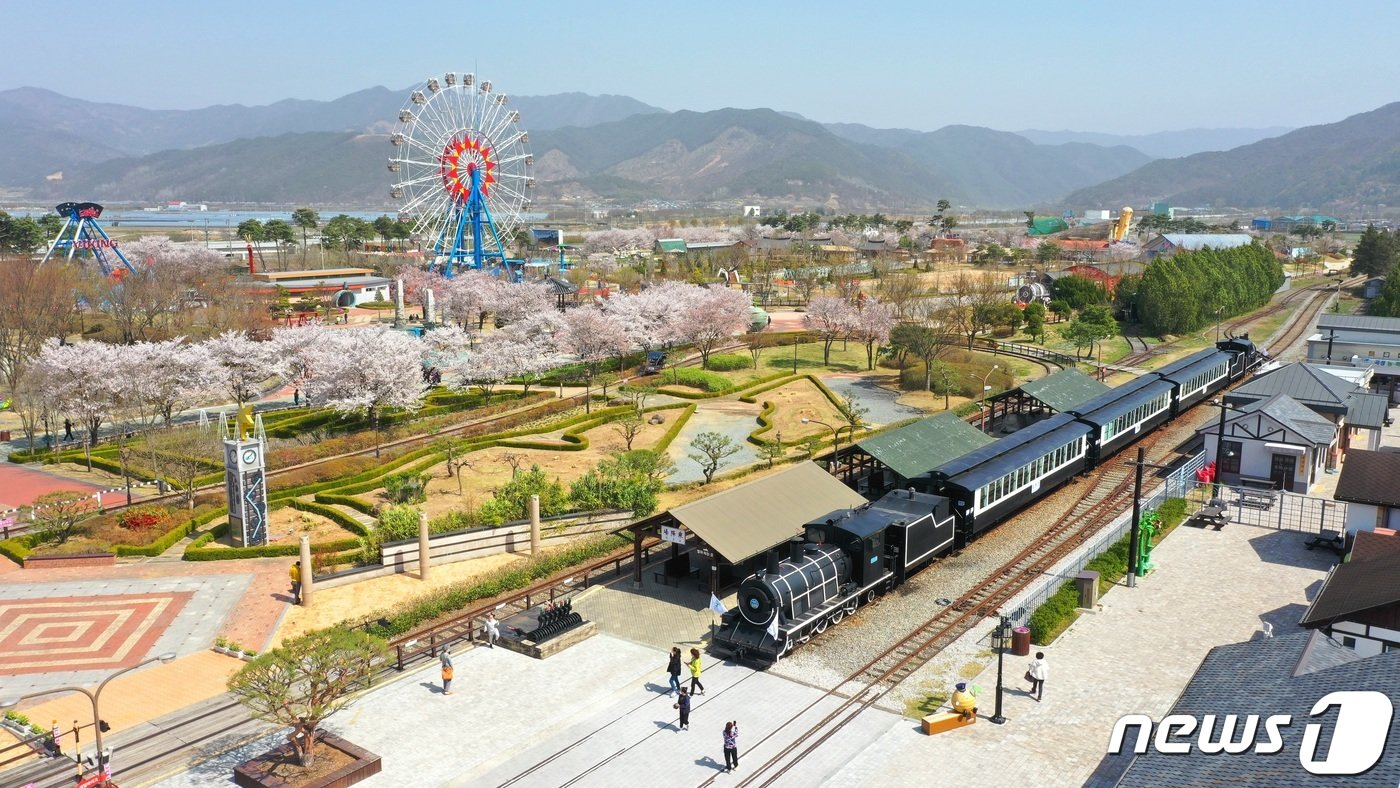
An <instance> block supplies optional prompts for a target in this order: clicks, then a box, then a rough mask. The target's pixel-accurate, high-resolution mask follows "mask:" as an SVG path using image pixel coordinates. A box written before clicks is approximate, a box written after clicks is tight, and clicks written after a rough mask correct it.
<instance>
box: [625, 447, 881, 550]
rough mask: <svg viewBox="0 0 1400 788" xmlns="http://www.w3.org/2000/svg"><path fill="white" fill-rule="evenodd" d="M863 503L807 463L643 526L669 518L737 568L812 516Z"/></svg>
mask: <svg viewBox="0 0 1400 788" xmlns="http://www.w3.org/2000/svg"><path fill="white" fill-rule="evenodd" d="M863 503H865V498H864V497H863V496H861V495H860V494H859V493H857V492H856V491H855V490H852V489H851V488H850V487H847V486H846V485H845V484H842V483H841V482H840V481H839V480H838V479H837V478H836V477H834V476H832V475H831V474H829V473H827V472H826V471H825V470H823V469H822V467H821V466H819V465H817V464H816V463H814V462H812V461H810V460H809V461H807V462H804V463H801V464H800V465H795V466H793V467H791V468H789V469H787V470H785V471H782V472H780V473H775V474H773V475H771V476H764V477H763V478H760V479H755V480H753V481H751V482H745V483H744V484H741V485H739V486H738V487H735V488H733V489H730V490H725V491H724V492H720V493H715V494H714V495H710V496H707V497H705V498H701V499H700V500H698V501H692V502H691V503H688V504H684V505H682V506H677V507H676V508H674V509H670V510H668V511H666V512H663V513H662V514H660V515H653V516H652V517H650V518H648V520H647V521H643V523H646V522H648V521H652V522H659V521H661V520H663V519H667V518H669V519H672V520H674V521H675V522H678V523H680V524H681V525H683V526H685V528H686V529H687V530H688V531H690V532H691V533H693V534H695V535H696V536H697V537H699V538H700V539H701V540H703V541H704V542H705V544H707V545H709V546H710V547H711V548H713V549H714V550H715V552H717V553H719V554H720V555H721V556H723V557H724V559H725V560H726V561H729V562H730V563H732V564H737V563H739V562H740V561H743V560H745V559H747V558H752V557H753V556H755V555H758V554H759V553H761V552H763V551H765V550H768V549H770V548H773V547H776V546H778V545H780V544H784V543H785V542H787V541H788V540H789V539H791V538H792V537H794V536H798V535H800V534H801V533H802V527H803V526H804V525H806V524H807V523H809V522H812V521H813V520H814V519H816V518H818V517H822V516H825V515H827V514H829V513H830V512H833V511H835V510H837V509H850V508H852V507H856V506H860V505H861V504H863ZM643 523H638V524H637V525H642V524H643Z"/></svg>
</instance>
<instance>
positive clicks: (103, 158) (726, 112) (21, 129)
mask: <svg viewBox="0 0 1400 788" xmlns="http://www.w3.org/2000/svg"><path fill="white" fill-rule="evenodd" d="M407 93H408V91H406V90H405V91H391V90H389V89H387V88H383V87H376V88H370V89H368V90H362V91H358V92H356V93H352V94H349V95H347V96H343V97H341V98H339V99H336V100H334V101H303V100H286V101H280V102H277V103H274V104H269V105H266V106H257V107H245V106H241V105H222V106H215V107H207V108H203V109H198V110H148V109H141V108H137V107H128V106H123V105H117V104H103V103H95V102H87V101H81V100H78V99H71V98H67V97H64V96H62V95H60V94H57V93H54V92H52V91H48V90H44V89H40V88H20V89H15V90H8V91H3V92H0V133H3V134H5V138H6V140H7V141H8V142H9V143H10V144H8V145H6V146H4V147H3V148H0V187H6V189H7V190H8V191H10V192H11V193H12V194H15V193H17V194H19V195H21V196H22V197H23V198H25V199H33V200H63V199H95V200H106V201H162V200H176V199H183V200H190V201H204V202H229V203H275V204H283V205H285V204H315V205H322V206H347V207H348V206H362V207H366V208H384V209H391V208H392V207H394V204H393V202H392V201H391V200H390V199H389V198H388V196H387V191H388V185H389V182H390V177H389V175H388V173H387V172H386V171H385V164H386V161H387V159H388V157H389V155H390V153H391V150H392V149H391V147H390V146H389V145H388V140H387V135H388V133H389V132H390V130H392V129H393V128H394V126H395V118H396V117H397V115H398V111H399V109H400V107H401V106H402V105H403V102H404V98H405V97H406V96H407ZM510 106H512V107H513V108H516V109H518V110H519V111H520V112H521V115H522V125H523V126H524V127H525V128H526V129H528V130H529V131H530V133H531V134H530V136H531V141H530V147H531V150H532V152H533V154H534V157H535V168H534V177H535V180H536V183H537V188H536V190H535V194H534V198H535V202H536V204H537V205H541V206H549V205H553V204H559V203H569V204H578V203H580V202H585V203H609V204H640V203H644V202H647V201H654V200H666V201H689V202H716V201H719V202H729V203H737V202H740V201H742V202H751V201H752V202H760V203H762V204H765V205H768V206H770V207H813V206H816V205H825V206H827V207H829V208H832V209H834V210H841V211H848V210H862V211H864V210H887V211H897V212H911V213H912V212H918V211H921V210H924V209H927V208H929V207H931V206H932V205H933V203H935V202H936V201H937V200H939V199H949V200H951V201H953V202H954V203H955V204H957V205H960V206H964V207H988V208H1006V209H1015V210H1022V209H1026V208H1032V207H1053V206H1057V205H1058V206H1060V207H1073V208H1078V207H1102V206H1105V205H1129V204H1137V205H1141V204H1145V203H1147V202H1152V201H1155V200H1159V199H1167V200H1171V201H1172V202H1174V203H1176V204H1190V205H1195V204H1206V203H1208V204H1229V205H1236V206H1248V207H1255V206H1258V207H1271V206H1279V207H1284V208H1288V207H1294V206H1300V205H1317V206H1324V205H1334V204H1336V203H1337V202H1338V201H1339V200H1342V199H1347V198H1350V199H1355V200H1360V201H1362V202H1365V201H1367V200H1370V201H1384V200H1383V199H1381V198H1383V197H1385V196H1386V195H1389V194H1392V193H1393V192H1392V190H1393V188H1394V180H1395V178H1394V172H1395V170H1396V169H1397V167H1396V166H1395V164H1394V161H1393V158H1394V156H1395V153H1394V151H1395V149H1396V146H1395V141H1396V139H1397V137H1400V118H1398V117H1396V115H1397V112H1395V111H1391V112H1387V110H1388V109H1391V108H1393V107H1397V106H1400V105H1391V107H1387V108H1382V109H1381V110H1377V111H1376V112H1375V113H1366V114H1365V115H1359V116H1355V117H1354V118H1349V119H1347V120H1346V121H1342V122H1341V123H1338V124H1330V125H1329V126H1324V127H1310V128H1306V129H1298V130H1295V131H1292V132H1288V133H1285V134H1283V135H1282V136H1279V137H1275V138H1270V139H1262V140H1260V139H1259V137H1261V136H1266V135H1268V134H1270V133H1272V132H1274V131H1278V129H1196V130H1191V131H1185V132H1163V133H1161V134H1156V135H1140V136H1137V137H1121V136H1113V135H1099V134H1093V133H1083V132H1042V131H1027V132H1022V133H1020V134H1013V133H1011V132H1004V131H995V130H992V129H987V128H981V127H975V126H947V127H944V128H941V129H938V130H936V131H927V132H925V131H915V130H910V129H877V128H872V127H869V126H863V125H859V124H849V123H830V124H820V123H817V122H814V121H811V120H808V119H806V118H803V117H802V116H800V115H796V114H793V113H783V112H775V111H773V110H768V109H723V110H715V111H711V112H692V111H686V110H682V111H677V112H668V111H666V110H664V109H661V108H659V107H654V106H651V105H648V104H645V103H643V102H640V101H637V100H635V99H632V98H629V97H626V96H589V95H585V94H581V93H569V94H559V95H554V96H511V97H510ZM1372 116H1374V117H1372ZM1368 118H1369V120H1367V119H1368ZM1358 119H1362V120H1358ZM1361 127H1365V128H1364V129H1363V128H1361ZM1319 130H1321V131H1319ZM1240 140H1253V141H1251V142H1249V143H1248V144H1244V145H1242V146H1240V147H1237V148H1235V149H1234V150H1230V151H1223V152H1222V151H1216V152H1204V153H1203V152H1194V153H1193V155H1189V156H1186V157H1184V158H1180V159H1169V160H1157V161H1153V157H1152V156H1151V155H1149V154H1148V153H1144V152H1143V151H1142V150H1140V149H1139V148H1138V147H1136V146H1135V145H1132V144H1120V143H1122V142H1132V143H1137V144H1138V145H1141V146H1142V147H1145V148H1149V149H1150V150H1153V151H1157V152H1159V153H1161V152H1179V151H1191V150H1192V148H1193V147H1197V146H1201V145H1228V144H1231V143H1234V142H1238V141H1240ZM1387 140H1389V142H1388V143H1387V142H1386V141H1387ZM1387 145H1389V147H1387ZM1197 150H1199V148H1198V147H1197ZM1318 151H1328V155H1327V156H1325V157H1322V158H1317V157H1315V156H1314V155H1313V154H1314V153H1316V152H1318ZM1387 156H1390V157H1391V159H1390V160H1387V158H1386V157H1387ZM1280 170H1285V171H1280ZM60 171H61V172H62V179H61V180H59V179H46V178H45V176H50V175H52V174H54V173H57V172H60Z"/></svg>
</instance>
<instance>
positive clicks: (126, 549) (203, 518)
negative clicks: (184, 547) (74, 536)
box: [113, 506, 228, 557]
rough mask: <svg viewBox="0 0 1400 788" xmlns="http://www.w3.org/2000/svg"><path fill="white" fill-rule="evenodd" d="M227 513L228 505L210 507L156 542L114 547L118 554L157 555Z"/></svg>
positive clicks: (172, 529) (167, 532)
mask: <svg viewBox="0 0 1400 788" xmlns="http://www.w3.org/2000/svg"><path fill="white" fill-rule="evenodd" d="M227 513H228V507H226V506H220V507H218V508H217V509H210V510H209V511H207V512H201V513H199V514H197V515H195V516H193V517H191V518H190V519H189V520H186V521H185V522H183V523H181V524H179V525H177V526H175V527H174V528H171V529H170V530H169V531H166V532H165V533H164V534H162V535H161V536H160V538H159V539H156V540H155V541H154V542H151V543H150V544H148V545H142V546H140V547H134V546H132V545H124V544H119V545H115V546H114V547H113V551H114V552H116V554H117V555H119V556H128V557H129V556H137V555H144V556H157V555H160V554H161V553H163V552H165V551H166V550H169V549H170V546H171V545H173V544H175V543H176V542H178V541H180V540H181V539H184V538H185V537H186V536H189V535H190V534H191V533H192V532H194V530H195V529H197V528H199V527H200V526H202V525H206V524H208V523H210V522H212V521H213V520H215V519H217V518H219V517H221V516H223V515H225V514H227Z"/></svg>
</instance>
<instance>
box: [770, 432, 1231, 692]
mask: <svg viewBox="0 0 1400 788" xmlns="http://www.w3.org/2000/svg"><path fill="white" fill-rule="evenodd" d="M1209 415H1210V414H1209V413H1208V411H1206V410H1199V409H1198V410H1193V411H1192V412H1191V414H1190V415H1187V416H1184V417H1182V418H1179V419H1178V420H1177V421H1175V422H1173V423H1170V424H1167V425H1165V426H1164V427H1162V429H1163V430H1165V431H1166V433H1165V434H1164V435H1163V437H1164V440H1161V441H1159V442H1158V443H1157V445H1158V446H1159V447H1162V448H1161V449H1159V451H1158V452H1156V453H1154V454H1153V456H1149V458H1148V461H1149V462H1156V463H1165V462H1169V461H1171V460H1173V459H1176V458H1177V457H1178V456H1179V455H1178V454H1177V453H1176V451H1175V450H1174V448H1172V447H1180V446H1182V445H1185V444H1189V443H1191V442H1192V440H1193V439H1194V435H1195V429H1196V427H1197V426H1199V425H1200V424H1204V423H1205V422H1206V421H1208V420H1209ZM1116 461H1117V460H1115V462H1116ZM1099 483H1102V484H1105V485H1110V486H1111V485H1112V484H1113V483H1114V482H1113V481H1112V480H1109V479H1105V480H1103V481H1102V482H1100V480H1099V474H1098V473H1095V474H1093V475H1091V476H1089V477H1085V478H1079V479H1076V480H1074V481H1071V482H1070V483H1068V484H1066V485H1065V486H1064V487H1062V488H1060V489H1059V490H1057V491H1055V492H1054V493H1052V494H1051V495H1050V496H1049V497H1047V498H1045V499H1043V500H1041V501H1040V502H1039V503H1037V504H1035V505H1033V506H1032V507H1030V508H1029V509H1026V510H1025V511H1022V512H1021V513H1020V514H1018V515H1016V516H1015V517H1013V518H1011V519H1010V520H1007V521H1006V522H1003V523H1002V524H1000V525H998V526H997V527H995V528H993V529H992V530H991V531H990V532H989V533H986V534H984V535H983V536H982V537H980V538H979V539H977V540H976V541H975V542H973V543H972V544H971V545H969V546H968V547H967V549H965V550H963V551H962V552H961V553H959V554H957V555H951V556H946V557H944V558H941V559H939V560H937V561H935V562H934V563H933V564H932V565H930V566H928V567H927V568H925V569H923V570H922V571H920V572H918V573H917V574H915V575H914V577H913V578H912V579H910V581H909V582H907V583H905V584H904V585H903V586H902V587H900V588H899V589H896V590H895V591H894V592H893V593H890V594H887V595H885V596H884V597H883V598H881V599H879V600H878V601H876V603H875V604H874V605H871V606H870V607H866V608H862V609H860V610H858V611H857V612H856V614H855V615H853V616H849V617H847V618H846V620H845V621H843V622H841V623H840V624H838V625H836V626H834V627H831V628H830V629H828V630H827V632H826V633H825V634H823V635H821V636H820V637H817V638H813V639H812V641H811V642H810V643H808V644H807V645H805V646H802V647H801V648H798V649H797V650H795V651H794V652H793V653H792V654H791V655H790V656H787V657H784V658H783V659H782V660H780V661H779V662H778V663H777V664H776V665H774V666H772V667H771V668H769V671H770V672H773V673H775V674H777V675H781V676H785V677H788V678H792V679H795V680H798V681H803V682H806V683H809V684H813V685H816V686H821V687H840V688H841V691H842V692H843V693H846V694H849V693H851V692H854V691H858V690H859V689H860V687H858V686H854V685H850V684H846V685H844V686H843V683H844V682H845V681H846V679H847V677H848V676H850V675H851V674H852V673H854V672H855V671H856V670H858V669H860V668H861V667H862V666H864V665H865V664H866V663H867V662H868V661H870V659H871V658H872V657H874V656H875V655H876V654H878V653H880V652H882V651H884V650H885V649H887V648H889V647H890V646H892V645H894V644H895V643H896V642H898V641H899V640H900V639H901V638H903V637H904V636H905V635H907V634H909V632H910V631H912V630H913V629H914V628H915V627H917V626H918V625H920V624H922V623H923V622H924V621H926V620H928V619H929V618H930V617H931V616H932V615H933V613H934V612H935V611H936V610H937V608H938V606H939V600H940V599H942V600H954V599H957V598H958V597H960V596H962V595H963V594H966V593H967V592H969V591H971V590H972V589H974V588H976V587H977V586H980V585H982V584H983V583H985V582H986V581H987V580H988V576H989V575H990V574H991V573H992V572H993V571H995V570H997V569H999V568H1000V567H1001V566H1002V565H1003V564H1005V563H1006V562H1007V561H1009V560H1011V559H1012V558H1014V557H1015V556H1016V555H1017V554H1018V553H1020V552H1021V551H1022V550H1024V549H1025V548H1026V547H1027V546H1029V545H1030V544H1031V543H1032V542H1034V541H1035V540H1036V539H1038V538H1039V537H1040V535H1041V534H1042V533H1043V532H1044V530H1045V524H1046V523H1048V522H1051V521H1052V520H1054V519H1057V518H1062V517H1064V516H1066V515H1067V514H1069V512H1070V510H1071V509H1072V508H1073V506H1074V504H1075V503H1076V502H1078V501H1079V500H1080V499H1081V498H1083V497H1085V496H1087V494H1088V493H1089V492H1090V491H1091V490H1093V489H1094V485H1096V484H1099ZM1147 486H1151V483H1150V482H1149V483H1148V485H1147ZM993 623H994V622H993V620H992V619H990V618H988V619H987V621H986V622H985V624H982V625H979V626H977V627H974V628H973V630H972V631H971V632H969V633H968V634H966V635H964V636H963V637H961V638H959V639H958V641H957V642H956V643H954V644H953V645H952V646H949V647H947V648H945V649H943V650H942V651H940V652H939V653H938V654H937V655H936V656H934V657H933V659H931V660H930V661H929V663H928V664H926V665H925V666H923V667H922V668H920V669H919V670H918V671H916V672H915V673H914V674H912V675H911V676H910V677H909V678H908V679H906V680H905V681H904V682H903V683H902V684H901V685H900V686H899V687H898V688H896V689H895V690H894V691H893V692H891V693H890V694H889V695H887V696H885V698H883V699H882V700H881V701H880V703H879V705H880V706H881V707H882V708H886V709H888V710H890V711H894V712H896V713H902V712H903V711H904V704H905V703H906V702H907V701H909V700H912V699H915V698H918V697H921V696H924V695H927V694H929V693H939V694H943V695H951V694H952V688H953V684H955V683H956V682H958V681H967V680H971V678H972V677H974V676H976V675H977V674H978V673H979V672H981V670H982V668H983V667H985V665H986V664H988V663H989V662H990V661H991V660H992V659H994V658H995V654H994V652H992V650H991V649H990V647H989V646H988V645H987V643H986V637H987V634H988V632H990V630H991V628H992V625H993ZM1015 664H1016V665H1019V664H1020V663H1019V661H1017V662H1016V663H1015ZM1013 675H1018V674H1013Z"/></svg>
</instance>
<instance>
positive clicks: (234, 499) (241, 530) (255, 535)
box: [224, 438, 267, 547]
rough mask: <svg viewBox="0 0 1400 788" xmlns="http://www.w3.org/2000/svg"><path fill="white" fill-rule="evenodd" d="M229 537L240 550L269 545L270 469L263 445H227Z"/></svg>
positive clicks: (241, 442)
mask: <svg viewBox="0 0 1400 788" xmlns="http://www.w3.org/2000/svg"><path fill="white" fill-rule="evenodd" d="M224 479H225V483H226V485H227V489H228V526H229V529H228V530H229V536H230V537H231V538H232V539H233V543H234V544H235V545H237V546H239V547H257V546H259V545H265V544H267V466H266V464H265V462H264V460H263V442H262V441H260V440H257V439H252V440H248V439H243V438H240V439H237V440H234V439H230V440H226V441H224Z"/></svg>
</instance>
